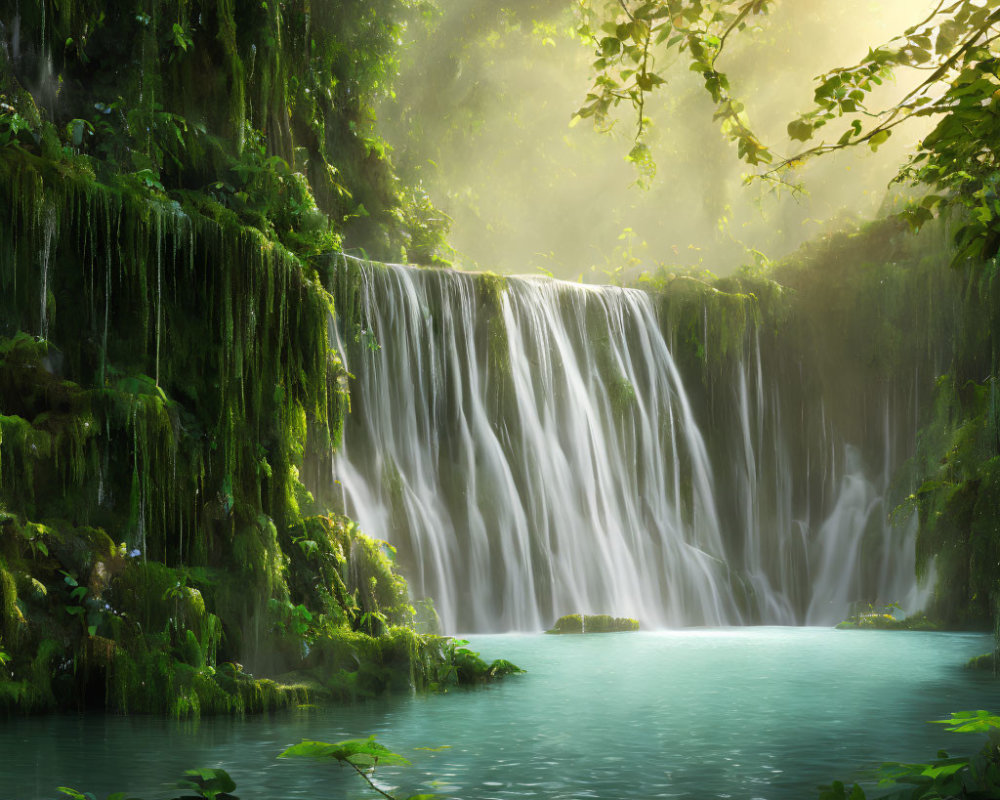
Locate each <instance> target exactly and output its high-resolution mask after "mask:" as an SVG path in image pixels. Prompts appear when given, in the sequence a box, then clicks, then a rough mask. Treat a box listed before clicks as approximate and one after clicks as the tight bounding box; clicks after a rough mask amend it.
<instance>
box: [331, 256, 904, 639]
mask: <svg viewBox="0 0 1000 800" xmlns="http://www.w3.org/2000/svg"><path fill="white" fill-rule="evenodd" d="M357 266H358V268H359V269H360V280H361V282H362V286H361V291H360V298H359V304H360V308H359V309H358V315H357V316H358V318H359V319H360V324H359V325H358V326H356V328H355V329H354V330H340V331H338V336H339V338H340V339H341V341H342V342H343V343H346V345H347V347H342V349H345V350H346V351H347V353H348V354H349V358H348V363H347V366H348V369H349V370H350V372H351V373H352V374H353V375H354V376H355V377H354V381H353V382H352V385H351V389H352V407H353V413H352V414H351V416H350V418H349V420H348V424H347V426H346V430H345V437H344V446H343V448H342V450H341V452H340V453H339V454H338V455H337V457H336V459H335V462H334V471H335V478H336V480H338V481H340V483H341V484H342V487H343V494H344V499H345V507H346V508H345V510H346V511H347V512H348V513H350V514H352V515H353V516H355V517H356V518H357V519H358V520H359V521H360V522H361V524H362V526H363V528H364V529H365V530H366V531H368V532H369V533H370V534H372V535H375V536H379V537H383V538H385V539H387V540H388V541H390V542H392V543H393V544H394V545H396V546H397V547H398V549H399V553H400V558H401V559H402V560H403V562H404V567H405V571H406V572H407V574H408V576H409V578H410V584H411V588H412V590H413V592H414V594H415V595H416V596H418V597H419V596H424V595H426V596H430V597H433V599H434V601H435V604H436V607H437V609H438V612H439V614H440V615H441V618H442V622H443V625H444V627H445V629H446V630H448V631H456V630H476V631H487V630H511V629H515V630H536V629H539V628H542V627H546V626H548V625H549V624H551V622H552V621H553V620H554V618H555V617H556V616H558V615H560V614H565V613H572V612H583V613H612V614H615V615H627V616H634V617H637V618H639V619H640V620H641V621H642V622H643V624H644V625H646V626H662V625H671V626H673V625H692V624H693V625H701V624H705V625H719V624H739V623H742V622H748V621H754V622H770V623H780V624H791V623H795V622H803V621H805V622H809V623H829V622H833V621H836V620H838V619H842V618H843V617H844V615H845V614H846V613H847V611H848V605H849V603H850V602H851V601H852V600H856V599H858V596H859V593H860V586H859V583H858V581H853V580H852V579H851V578H850V575H851V574H853V572H852V571H855V570H856V564H855V563H854V562H855V560H856V558H857V557H858V548H859V547H860V542H861V541H862V539H863V538H864V536H865V535H866V533H870V531H869V528H870V527H871V526H872V525H873V524H876V523H875V522H874V520H875V518H876V517H878V520H879V524H881V525H882V527H883V533H884V536H883V538H884V539H885V540H886V543H887V544H886V547H885V548H884V551H882V552H879V553H877V554H875V555H874V556H872V554H870V553H869V554H867V555H868V556H869V557H874V558H876V559H879V560H880V561H879V569H880V570H881V571H882V573H883V574H882V579H883V580H884V582H885V585H886V588H887V590H889V589H890V588H891V589H892V590H893V591H898V590H900V587H903V588H905V589H906V590H907V591H908V592H909V591H910V590H911V589H912V585H913V577H912V576H913V557H912V545H910V550H909V552H908V553H906V552H905V547H904V548H902V549H903V550H904V554H903V557H902V558H900V557H899V552H900V549H901V548H900V546H899V545H898V544H897V543H895V542H894V541H890V540H892V539H893V535H894V534H892V533H891V532H890V531H889V529H888V524H887V522H885V519H884V517H885V513H884V509H883V508H882V503H881V497H882V494H883V493H884V491H885V489H886V485H887V483H888V477H887V476H886V477H885V478H884V479H879V480H871V479H869V478H868V477H866V475H865V471H864V466H863V465H861V464H859V463H856V460H852V459H851V458H850V457H849V455H845V454H847V451H846V450H845V451H844V452H837V448H844V447H846V445H845V444H843V443H842V442H838V441H835V440H834V438H832V437H831V439H830V441H829V442H824V449H825V450H826V453H825V454H824V455H825V457H827V458H829V460H830V465H829V466H828V467H825V468H824V469H825V470H826V472H825V473H824V475H823V478H822V481H821V482H820V483H821V484H822V486H823V491H824V493H825V494H827V495H829V497H828V499H827V502H826V503H823V504H821V503H816V505H817V506H818V508H816V509H815V510H809V509H807V511H806V512H805V513H803V509H802V507H801V503H799V504H798V505H797V504H796V500H795V498H796V497H797V496H800V495H801V494H802V491H801V486H800V485H801V483H802V481H803V476H801V475H796V474H795V472H796V469H797V468H798V467H799V465H796V464H793V463H792V456H791V454H790V450H789V447H788V446H787V444H786V442H785V441H784V440H783V439H782V438H781V437H780V436H779V437H774V436H770V435H769V434H768V432H769V431H773V430H774V425H765V421H766V420H765V417H766V416H767V415H771V417H773V418H774V419H772V420H771V421H772V422H774V421H775V419H777V418H778V417H780V414H781V407H780V402H779V401H780V398H779V397H778V395H777V394H776V393H774V395H773V396H769V395H770V390H769V387H768V386H767V385H766V384H767V381H766V378H765V376H764V375H763V374H762V367H761V361H760V357H759V356H760V350H759V345H758V344H756V342H754V344H753V345H752V346H751V347H750V348H748V350H749V352H748V357H747V358H745V359H744V360H743V362H742V363H741V370H740V374H739V378H738V381H737V382H736V385H735V386H734V387H733V408H734V409H735V410H736V412H735V413H736V414H737V416H738V430H739V431H740V436H738V437H734V439H735V440H734V441H732V442H731V443H729V446H728V448H727V452H726V454H725V455H724V456H723V459H724V460H725V459H728V461H727V462H726V463H724V464H719V463H715V464H713V463H712V460H711V458H710V455H709V448H708V447H707V446H706V438H705V436H704V435H703V433H702V430H701V429H700V428H699V422H698V413H697V409H696V408H692V402H691V400H690V399H689V393H688V392H687V391H686V390H685V386H684V384H683V382H682V379H681V375H680V373H679V371H678V369H677V366H676V365H675V363H674V359H673V358H672V356H671V352H670V349H669V348H668V346H667V343H666V340H665V338H664V335H663V333H662V331H661V324H660V322H659V321H658V319H657V316H656V314H655V312H654V309H653V306H652V303H651V301H650V298H649V296H648V295H647V294H645V293H644V292H641V291H637V290H630V289H619V288H613V287H591V286H582V285H578V284H569V283H563V282H559V281H553V280H547V279H536V278H510V279H508V280H507V281H506V283H505V287H504V288H502V289H501V288H499V287H497V286H496V285H495V280H494V282H493V283H490V284H489V285H490V286H493V288H492V289H489V288H484V286H486V284H487V281H486V280H484V279H482V278H480V277H478V276H475V275H473V274H470V273H459V272H453V271H449V270H417V269H412V268H407V267H400V266H373V265H367V264H360V265H357ZM824 438H825V433H824ZM716 449H717V448H716ZM715 458H716V460H718V459H719V456H715ZM720 468H721V469H722V471H723V472H724V473H725V474H726V476H727V479H726V480H725V481H724V482H723V483H725V486H726V488H725V489H721V488H720V482H719V481H718V480H717V476H718V475H719V474H720ZM734 487H735V488H734ZM797 487H798V488H799V491H796V488H797ZM722 491H724V492H725V493H726V494H727V495H728V494H730V493H733V494H734V495H735V497H729V496H727V497H721V496H720V492H722ZM831 498H832V501H831V500H830V499H831ZM723 502H724V503H732V502H736V503H737V504H738V506H739V508H740V509H741V510H740V512H739V514H737V515H736V516H735V517H733V515H732V514H729V515H722V514H720V507H721V505H720V504H722V503H723ZM723 516H726V517H727V519H728V518H730V517H732V518H733V519H735V520H736V521H730V522H723V521H722V517H723ZM864 540H865V541H868V539H864ZM845 576H847V577H845ZM893 599H901V598H893Z"/></svg>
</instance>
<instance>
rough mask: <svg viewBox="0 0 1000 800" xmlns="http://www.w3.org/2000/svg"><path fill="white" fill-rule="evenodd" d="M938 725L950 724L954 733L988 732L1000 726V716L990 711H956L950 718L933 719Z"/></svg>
mask: <svg viewBox="0 0 1000 800" xmlns="http://www.w3.org/2000/svg"><path fill="white" fill-rule="evenodd" d="M931 722H933V723H934V724H936V725H950V726H951V727H949V728H948V730H949V731H952V732H953V733H986V732H988V731H990V730H991V729H993V728H1000V716H996V715H994V714H991V713H990V712H989V711H956V712H955V713H954V714H952V715H951V717H950V718H949V719H935V720H931Z"/></svg>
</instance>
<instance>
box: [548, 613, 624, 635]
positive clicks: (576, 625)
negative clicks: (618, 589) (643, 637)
mask: <svg viewBox="0 0 1000 800" xmlns="http://www.w3.org/2000/svg"><path fill="white" fill-rule="evenodd" d="M637 630H639V623H638V621H637V620H634V619H629V618H627V617H612V616H610V615H608V614H594V615H589V614H588V615H586V616H581V615H580V614H567V615H566V616H562V617H559V619H557V620H556V623H555V625H553V626H552V628H551V629H549V630H547V631H546V633H553V634H565V633H570V634H573V633H617V632H626V631H637Z"/></svg>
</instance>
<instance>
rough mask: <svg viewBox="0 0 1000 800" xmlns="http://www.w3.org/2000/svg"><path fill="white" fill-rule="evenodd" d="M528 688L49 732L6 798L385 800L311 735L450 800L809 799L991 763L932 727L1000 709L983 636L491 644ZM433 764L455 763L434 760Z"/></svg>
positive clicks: (769, 631)
mask: <svg viewBox="0 0 1000 800" xmlns="http://www.w3.org/2000/svg"><path fill="white" fill-rule="evenodd" d="M472 646H473V647H474V648H476V649H478V650H480V652H482V653H483V655H484V656H487V657H489V658H493V657H499V656H503V657H505V658H509V659H510V660H512V661H514V662H515V663H518V664H521V665H522V666H524V667H525V668H527V669H528V670H529V672H528V674H526V675H521V676H517V677H514V678H511V679H509V680H507V681H505V682H504V683H502V684H500V685H497V686H493V687H489V688H487V689H482V690H475V691H458V692H451V693H448V694H445V695H436V696H405V697H395V698H391V699H384V700H379V701H373V702H368V703H359V704H357V705H353V706H349V707H345V708H336V709H327V710H306V709H303V710H298V711H295V712H288V713H282V714H276V715H269V716H262V717H251V718H247V719H242V720H235V719H204V720H202V721H201V722H200V723H197V724H194V723H188V724H184V723H176V722H168V721H164V720H159V719H144V718H138V717H129V718H126V717H105V716H79V717H41V718H34V719H12V720H7V721H5V722H2V723H0V800H8V799H9V800H15V799H16V800H33V799H34V798H51V797H56V796H57V793H56V792H55V787H56V786H60V785H69V786H74V787H77V788H80V789H87V790H89V791H93V792H95V793H96V794H97V795H98V796H99V797H102V798H103V797H104V796H105V795H106V794H108V793H110V792H112V791H129V792H131V793H135V794H139V795H140V796H143V797H145V798H147V800H156V798H162V797H167V796H169V794H168V792H170V789H171V787H172V784H173V783H174V781H176V779H177V778H178V777H179V776H180V774H181V773H182V772H183V770H184V769H187V768H190V767H194V766H221V767H224V768H226V769H227V770H228V771H229V772H230V774H231V775H232V776H233V778H234V779H235V780H236V782H237V784H238V791H237V793H238V794H239V795H240V796H241V797H242V798H243V800H254V799H255V798H259V799H260V800H264V799H265V798H266V799H267V800H281V799H283V798H310V800H321V798H348V799H349V800H354V798H370V797H374V796H375V795H374V793H372V792H371V791H370V790H367V789H366V787H365V786H364V785H363V783H362V782H361V779H360V778H358V777H357V776H356V775H353V774H352V773H351V772H350V771H349V770H347V769H341V768H339V767H337V766H331V765H318V764H313V763H306V762H302V761H294V760H292V761H288V760H282V761H278V760H276V758H275V756H276V755H277V754H278V753H279V752H280V751H281V750H282V749H283V748H285V747H286V746H288V745H289V744H293V743H295V742H297V741H299V740H300V739H302V738H310V739H320V740H324V741H337V740H339V739H345V738H354V737H359V736H367V735H369V734H372V733H374V734H376V735H377V736H378V739H379V741H381V742H382V743H383V744H385V745H387V746H389V747H390V748H392V749H393V750H395V751H396V752H399V753H402V754H404V755H406V756H407V757H408V758H409V759H410V760H411V761H412V762H413V764H412V766H410V767H403V768H393V769H381V770H380V771H379V776H380V777H379V783H380V785H381V786H383V788H386V789H387V790H389V791H391V792H393V793H396V791H397V790H398V793H399V794H400V795H401V796H403V797H405V796H407V794H409V793H417V792H436V793H439V795H440V796H441V797H443V798H461V799H462V800H476V799H478V798H482V799H483V800H485V799H486V798H491V799H492V798H504V799H506V798H545V799H546V800H548V799H549V798H553V799H554V798H560V799H562V798H601V799H602V800H617V799H618V798H656V797H689V798H699V799H700V798H713V797H723V798H724V797H733V798H740V800H743V799H745V798H746V799H749V798H768V799H769V800H778V799H781V798H787V799H788V800H792V799H793V798H794V799H795V800H801V798H812V797H815V796H816V792H815V787H816V786H817V785H818V784H820V783H829V782H830V781H831V780H833V779H835V778H839V779H852V778H855V777H857V773H858V770H860V769H861V768H863V767H866V766H872V765H873V764H875V763H877V762H878V761H880V760H883V759H894V760H921V759H926V758H931V757H933V756H934V754H935V753H936V751H937V750H938V749H940V748H946V749H951V750H953V751H954V752H956V753H965V752H972V751H973V750H974V749H977V748H978V746H979V738H977V737H976V736H970V735H968V734H965V735H960V734H950V733H947V732H945V731H944V730H943V729H942V728H941V727H940V726H935V725H928V724H926V721H927V720H931V719H939V718H941V717H943V716H946V715H947V714H948V713H949V712H951V711H954V710H962V709H977V708H987V709H990V708H991V709H993V710H997V709H998V708H1000V682H996V681H994V679H993V678H992V676H990V675H988V674H985V675H984V674H982V673H972V672H969V671H966V670H964V669H963V666H962V665H963V664H964V662H965V660H966V659H968V658H969V657H971V656H973V655H977V654H979V653H982V652H985V651H987V650H989V649H990V648H991V646H992V642H991V639H990V637H988V636H984V635H980V634H945V633H913V632H880V631H832V630H826V629H802V628H734V629H706V630H682V631H672V632H657V633H638V634H606V635H601V636H592V637H591V636H584V637H580V636H576V637H555V636H541V635H531V636H517V635H507V636H476V637H474V638H473V641H472ZM421 748H444V749H440V750H430V749H421Z"/></svg>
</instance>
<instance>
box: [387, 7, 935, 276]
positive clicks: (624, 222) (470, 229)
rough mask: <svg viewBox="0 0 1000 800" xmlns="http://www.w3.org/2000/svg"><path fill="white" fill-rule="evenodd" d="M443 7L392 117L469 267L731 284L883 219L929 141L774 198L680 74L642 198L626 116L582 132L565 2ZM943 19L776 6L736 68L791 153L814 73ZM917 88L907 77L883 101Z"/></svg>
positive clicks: (661, 110)
mask: <svg viewBox="0 0 1000 800" xmlns="http://www.w3.org/2000/svg"><path fill="white" fill-rule="evenodd" d="M440 6H441V7H442V9H443V14H442V16H440V17H439V18H438V19H437V20H436V21H435V22H433V23H432V24H431V25H430V26H428V27H426V28H425V27H424V26H422V25H411V27H410V35H411V37H412V38H413V39H414V41H413V42H412V44H411V46H410V48H409V50H408V51H407V55H406V56H405V57H404V63H403V70H402V74H401V76H400V79H399V82H398V85H397V93H396V99H395V100H394V101H388V102H387V103H386V104H385V106H384V107H383V108H382V109H381V114H380V122H381V125H382V129H383V133H384V135H385V136H386V138H387V139H388V141H389V142H390V144H391V145H392V146H393V148H394V151H395V155H394V159H395V161H396V163H397V165H398V166H399V167H400V168H401V169H402V171H403V174H404V178H406V179H407V180H410V181H413V180H420V181H421V182H422V183H423V185H424V187H425V189H426V190H427V191H428V193H429V194H430V196H431V197H432V199H433V200H434V202H435V203H436V204H437V205H438V207H439V208H441V209H442V210H443V211H445V212H446V213H447V214H449V216H451V218H452V219H453V225H452V233H451V237H450V239H451V243H452V245H453V246H454V247H455V248H456V250H457V251H458V253H459V256H458V261H459V262H460V263H462V264H464V265H465V266H469V267H478V268H482V269H494V270H497V271H501V272H512V273H530V272H535V271H537V270H539V269H546V270H551V271H552V272H554V273H555V274H556V275H558V276H560V277H565V278H576V277H578V276H579V275H580V274H582V275H583V276H584V280H590V281H604V280H607V275H606V274H605V273H606V272H610V271H613V270H614V269H615V268H616V267H618V266H619V265H621V264H623V263H625V262H626V261H627V260H628V259H630V258H631V259H632V262H631V263H633V264H635V263H639V262H641V265H642V267H643V268H650V267H653V266H655V265H656V264H661V263H662V264H669V265H674V264H676V265H684V266H699V265H700V266H702V267H704V268H707V269H711V270H712V271H713V272H715V273H717V274H724V273H726V272H729V271H732V270H733V269H735V268H737V267H739V266H740V265H741V264H743V263H749V262H752V261H753V259H754V256H753V255H752V254H751V253H750V252H749V251H750V250H751V249H752V250H758V251H761V252H762V253H763V254H764V255H766V256H767V257H770V258H776V257H780V256H782V255H784V254H786V253H788V252H789V251H790V250H792V249H794V248H795V247H796V246H797V245H798V244H799V243H801V242H802V241H803V240H805V239H808V238H811V237H813V236H816V235H817V234H819V233H821V232H823V231H825V230H829V229H830V228H831V226H835V225H837V224H840V223H841V222H842V221H843V220H844V219H850V218H862V219H864V218H869V217H872V216H873V215H875V214H876V213H877V211H878V209H879V207H880V205H881V204H882V203H883V202H884V200H885V193H886V185H887V183H888V181H889V180H890V179H891V177H892V176H893V174H894V173H895V170H896V168H897V167H898V165H899V164H900V163H901V162H902V161H903V159H904V154H905V153H906V152H907V150H908V148H910V147H912V145H913V144H914V143H915V142H916V140H917V139H918V138H919V135H920V131H919V130H917V129H906V128H904V129H902V130H897V132H896V135H895V136H894V137H893V139H892V140H890V142H889V143H888V144H887V145H885V146H884V147H883V148H881V149H880V150H879V152H878V153H877V154H872V153H870V152H868V151H867V150H866V151H861V150H860V149H858V150H856V151H851V152H847V153H842V154H837V155H836V156H833V157H830V156H827V157H824V158H823V159H821V160H819V161H817V162H815V163H813V164H811V165H809V166H808V167H806V168H804V169H803V170H802V171H801V177H802V180H803V182H804V184H805V187H806V189H807V191H808V196H807V197H798V198H795V197H792V196H791V195H790V194H788V193H785V194H784V195H781V196H775V194H774V192H773V191H772V190H770V189H768V188H767V187H765V186H764V185H762V184H760V183H759V182H758V183H755V184H754V185H752V186H751V187H749V188H748V187H746V186H744V185H743V184H744V182H743V179H742V176H743V175H744V173H746V172H747V171H748V167H747V166H746V165H745V164H743V163H741V162H740V161H738V160H737V157H736V152H735V147H734V146H732V145H730V144H729V143H727V142H726V141H725V140H724V138H723V136H722V135H721V133H720V132H719V131H718V128H717V127H716V126H715V125H714V124H713V122H712V106H711V102H710V100H709V99H708V98H707V96H706V95H705V93H704V90H703V89H702V84H701V79H700V76H696V75H695V74H694V73H691V72H689V71H688V70H687V64H686V63H681V62H678V64H677V66H678V67H679V68H678V69H670V70H666V72H665V74H666V75H667V77H668V85H667V86H665V87H663V88H661V90H659V91H658V92H657V93H656V94H654V95H652V97H651V99H650V101H649V104H648V109H649V111H650V116H652V118H653V120H654V128H653V132H652V134H651V136H650V139H649V142H650V146H651V148H652V151H653V154H654V157H655V159H656V161H657V165H658V169H657V174H656V176H655V178H654V179H653V180H652V181H651V183H650V185H649V187H648V188H646V189H643V188H640V187H638V186H636V185H635V184H636V177H637V174H636V172H635V170H634V169H633V167H632V166H631V165H630V164H628V163H626V162H625V160H624V157H625V155H626V154H627V153H628V151H629V149H630V147H631V137H632V135H633V128H632V121H633V120H632V117H631V116H629V113H628V112H627V111H625V112H623V115H622V119H621V120H620V121H618V122H617V124H616V125H615V128H614V130H613V131H612V133H610V134H602V133H599V132H597V131H595V130H594V128H593V125H592V124H591V123H590V122H589V121H581V122H580V123H579V124H576V125H573V126H571V124H570V123H571V120H572V118H573V115H574V112H575V111H576V109H577V108H578V107H579V105H580V104H581V102H582V100H583V98H584V97H585V95H586V93H587V90H588V89H589V87H590V71H589V62H590V60H591V52H590V49H589V48H588V47H586V46H585V45H583V44H581V43H580V42H579V40H578V39H576V38H575V37H574V36H573V34H572V31H573V27H574V19H573V14H572V9H571V7H570V5H569V4H568V3H566V2H551V1H550V2H546V1H545V0H513V2H512V4H508V6H507V7H500V6H498V4H497V3H496V2H488V1H487V0H479V2H476V1H475V0H471V1H470V0H440ZM929 6H930V4H929V3H928V2H923V0H921V1H920V2H918V1H917V0H885V1H881V2H876V1H875V0H808V2H798V3H794V4H793V3H790V2H788V3H779V4H777V8H776V11H775V12H774V14H772V16H771V18H770V19H769V20H768V21H767V22H766V23H765V24H764V26H763V27H762V28H761V29H760V30H758V31H756V32H755V33H754V34H753V35H752V36H748V35H746V34H745V35H744V36H743V38H742V39H741V40H738V41H736V42H734V44H735V45H736V46H734V47H733V48H732V49H731V50H729V51H728V53H727V55H726V56H725V57H724V64H722V68H723V69H728V70H729V71H730V76H731V79H732V81H733V84H734V90H735V92H736V93H738V94H740V95H742V96H743V98H744V99H745V100H746V101H747V108H748V113H749V114H750V119H751V122H752V123H753V124H754V125H755V126H756V128H757V130H758V131H759V132H760V133H761V134H763V135H764V137H765V138H766V140H767V141H769V143H770V144H772V145H773V146H774V147H775V149H776V150H777V151H778V152H779V153H783V154H786V155H788V154H791V153H793V152H794V148H793V147H792V145H791V144H790V143H789V142H788V140H787V137H786V136H785V126H786V125H787V123H788V122H789V121H790V120H791V119H792V118H793V116H794V113H795V112H796V111H799V110H804V109H805V108H807V107H808V103H809V100H810V99H811V97H812V91H813V84H812V81H811V78H812V77H813V76H815V75H817V74H819V73H820V72H823V71H825V70H826V69H829V68H830V67H833V66H838V65H842V64H847V63H853V61H856V60H857V59H858V58H859V57H861V56H863V55H864V53H865V52H866V51H867V49H868V47H869V46H873V45H877V44H880V43H882V42H883V41H885V40H886V39H888V38H889V37H891V36H892V35H893V34H894V33H898V32H900V31H901V30H902V29H903V28H905V27H906V26H907V25H909V24H912V23H914V22H917V21H919V19H920V18H921V12H926V10H927V8H929ZM660 69H661V70H662V69H663V65H660ZM908 80H912V78H911V76H909V75H901V76H899V83H898V84H896V85H889V86H888V87H887V89H886V91H887V92H888V93H895V92H897V91H899V89H900V88H901V86H902V85H904V84H905V83H906V82H907V81H908ZM833 131H836V133H835V134H833V135H831V136H830V138H831V139H835V138H836V137H837V136H839V133H840V129H839V128H834V129H833V130H832V131H831V133H833Z"/></svg>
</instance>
